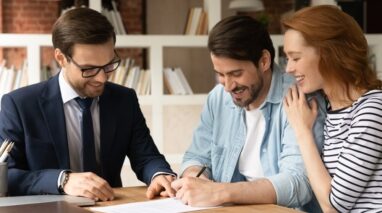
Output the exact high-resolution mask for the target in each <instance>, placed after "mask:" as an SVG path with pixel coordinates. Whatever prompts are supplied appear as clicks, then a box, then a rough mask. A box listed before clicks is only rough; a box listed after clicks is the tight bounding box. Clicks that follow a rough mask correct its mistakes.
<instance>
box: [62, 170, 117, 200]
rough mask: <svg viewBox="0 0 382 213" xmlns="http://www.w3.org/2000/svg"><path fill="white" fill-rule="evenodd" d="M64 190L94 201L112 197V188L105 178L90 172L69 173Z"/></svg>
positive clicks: (111, 198) (69, 193)
mask: <svg viewBox="0 0 382 213" xmlns="http://www.w3.org/2000/svg"><path fill="white" fill-rule="evenodd" d="M64 192H65V193H66V194H68V195H74V196H82V197H88V198H91V199H93V200H95V201H98V200H102V201H107V200H113V199H114V192H113V189H112V188H111V187H110V185H109V184H108V183H107V182H106V180H104V179H102V178H101V177H99V176H97V175H96V174H94V173H92V172H82V173H73V172H71V173H69V179H68V182H67V183H66V184H65V186H64Z"/></svg>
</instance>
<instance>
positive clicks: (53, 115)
mask: <svg viewBox="0 0 382 213" xmlns="http://www.w3.org/2000/svg"><path fill="white" fill-rule="evenodd" d="M40 107H41V111H42V114H43V116H44V119H45V121H46V123H47V127H48V131H49V132H50V135H51V137H52V139H53V144H54V148H55V152H56V156H57V160H58V163H59V167H60V168H62V169H68V168H70V162H69V150H68V140H67V134H66V125H65V114H64V107H63V103H62V97H61V92H60V87H59V84H58V74H57V75H56V76H55V77H53V78H51V79H50V80H48V82H47V84H46V88H45V89H44V90H43V92H42V94H41V96H40Z"/></svg>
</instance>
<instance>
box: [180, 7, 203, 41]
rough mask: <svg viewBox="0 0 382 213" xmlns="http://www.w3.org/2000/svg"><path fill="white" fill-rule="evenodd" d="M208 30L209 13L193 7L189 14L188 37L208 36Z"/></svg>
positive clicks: (186, 31) (185, 32)
mask: <svg viewBox="0 0 382 213" xmlns="http://www.w3.org/2000/svg"><path fill="white" fill-rule="evenodd" d="M207 28H208V17H207V13H206V12H205V11H204V10H203V8H201V7H192V8H190V10H189V12H188V18H187V22H186V28H185V31H184V34H186V35H206V34H207Z"/></svg>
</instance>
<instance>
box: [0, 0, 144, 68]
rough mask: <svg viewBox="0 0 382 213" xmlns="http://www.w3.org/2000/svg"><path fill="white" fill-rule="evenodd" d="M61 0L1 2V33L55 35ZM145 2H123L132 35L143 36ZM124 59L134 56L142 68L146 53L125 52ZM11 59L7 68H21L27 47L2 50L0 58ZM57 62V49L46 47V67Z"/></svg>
mask: <svg viewBox="0 0 382 213" xmlns="http://www.w3.org/2000/svg"><path fill="white" fill-rule="evenodd" d="M59 4H60V2H59V1H47V0H0V19H1V21H0V32H1V33H31V34H33V33H43V34H46V33H47V34H49V33H51V29H52V26H53V24H54V22H55V21H56V19H57V17H58V16H59V13H60V12H59V11H60V8H59V7H60V5H59ZM141 5H142V0H129V1H119V4H118V7H119V10H120V11H121V16H122V20H123V22H124V25H125V28H126V29H128V32H129V34H142V32H143V25H142V21H141V17H142V8H141ZM119 52H120V55H121V57H126V56H130V57H134V58H136V61H137V64H139V65H142V64H143V62H142V55H143V51H142V50H140V49H138V50H136V49H134V50H121V51H119ZM3 56H4V58H5V59H6V60H7V66H11V65H13V66H15V67H16V68H19V67H20V66H21V65H22V63H23V60H24V58H25V57H26V49H25V48H0V59H2V58H3ZM52 60H53V48H50V47H46V48H45V47H44V48H42V65H44V66H46V65H49V64H50V63H51V61H52Z"/></svg>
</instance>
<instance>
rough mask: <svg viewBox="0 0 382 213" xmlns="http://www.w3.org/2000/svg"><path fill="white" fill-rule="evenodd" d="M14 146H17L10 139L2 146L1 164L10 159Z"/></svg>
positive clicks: (0, 149)
mask: <svg viewBox="0 0 382 213" xmlns="http://www.w3.org/2000/svg"><path fill="white" fill-rule="evenodd" d="M14 144H15V143H14V142H12V141H10V140H8V139H5V141H4V142H3V144H1V146H0V163H3V162H5V160H6V159H7V157H8V154H9V152H10V151H11V150H12V148H13V146H14Z"/></svg>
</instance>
